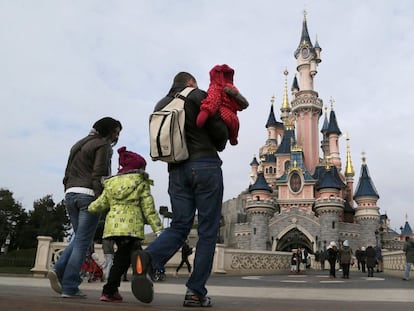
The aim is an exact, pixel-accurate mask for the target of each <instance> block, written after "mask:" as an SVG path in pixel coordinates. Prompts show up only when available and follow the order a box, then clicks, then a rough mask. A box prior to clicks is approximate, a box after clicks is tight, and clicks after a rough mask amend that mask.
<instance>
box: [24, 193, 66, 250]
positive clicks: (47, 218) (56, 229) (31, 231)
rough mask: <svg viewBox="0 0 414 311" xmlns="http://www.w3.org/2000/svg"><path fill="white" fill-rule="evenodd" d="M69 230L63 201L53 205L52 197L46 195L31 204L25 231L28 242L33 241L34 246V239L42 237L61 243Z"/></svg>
mask: <svg viewBox="0 0 414 311" xmlns="http://www.w3.org/2000/svg"><path fill="white" fill-rule="evenodd" d="M69 228H70V222H69V217H68V216H67V214H66V210H65V206H64V203H63V201H61V202H60V203H59V204H57V205H55V203H54V201H53V199H52V196H51V195H46V196H45V197H43V198H41V199H39V200H37V201H35V202H34V203H33V210H32V211H30V212H29V220H28V222H27V231H26V236H27V238H29V240H33V241H34V243H35V244H36V243H37V241H36V237H37V236H39V235H44V236H50V237H52V238H53V240H54V241H63V239H64V238H65V237H66V236H67V235H68V229H69ZM29 235H31V238H30V236H29Z"/></svg>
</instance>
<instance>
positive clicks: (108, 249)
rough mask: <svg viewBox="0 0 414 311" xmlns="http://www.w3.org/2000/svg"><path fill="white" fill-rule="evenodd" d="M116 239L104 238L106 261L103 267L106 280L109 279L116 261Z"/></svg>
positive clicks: (103, 246)
mask: <svg viewBox="0 0 414 311" xmlns="http://www.w3.org/2000/svg"><path fill="white" fill-rule="evenodd" d="M114 244H115V242H114V240H111V239H103V240H102V250H103V253H104V258H105V261H104V263H103V265H102V269H103V271H104V277H105V281H106V280H108V277H109V271H111V267H112V264H113V262H114V253H115V251H114Z"/></svg>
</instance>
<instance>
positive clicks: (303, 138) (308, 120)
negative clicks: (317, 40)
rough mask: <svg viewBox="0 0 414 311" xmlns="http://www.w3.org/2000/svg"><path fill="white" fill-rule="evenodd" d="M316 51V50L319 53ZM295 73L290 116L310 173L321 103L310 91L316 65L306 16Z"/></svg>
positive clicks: (315, 159)
mask: <svg viewBox="0 0 414 311" xmlns="http://www.w3.org/2000/svg"><path fill="white" fill-rule="evenodd" d="M319 52H320V51H319ZM294 55H295V58H296V60H297V71H298V72H299V75H300V83H299V91H298V92H296V93H295V98H294V99H293V101H292V113H293V114H294V115H295V117H296V120H297V121H296V122H297V126H296V133H297V141H298V144H299V145H301V146H302V149H303V153H304V161H305V167H306V169H307V170H309V171H311V170H312V169H313V168H314V167H315V166H316V165H317V164H318V163H319V129H318V123H319V117H320V116H321V114H322V106H323V104H322V100H321V99H320V98H319V97H318V93H317V92H315V90H314V88H313V79H314V77H315V75H316V65H317V64H318V63H319V62H320V55H319V56H318V57H317V55H316V52H315V49H314V47H313V46H312V42H311V40H310V38H309V33H308V27H307V23H306V14H305V16H304V18H303V25H302V36H301V39H300V42H299V46H298V47H297V49H296V51H295V53H294Z"/></svg>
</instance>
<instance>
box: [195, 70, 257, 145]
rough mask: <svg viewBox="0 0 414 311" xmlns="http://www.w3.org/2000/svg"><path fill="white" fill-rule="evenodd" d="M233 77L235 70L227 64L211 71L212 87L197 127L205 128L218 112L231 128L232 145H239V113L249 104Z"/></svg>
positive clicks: (198, 118)
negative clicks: (209, 118)
mask: <svg viewBox="0 0 414 311" xmlns="http://www.w3.org/2000/svg"><path fill="white" fill-rule="evenodd" d="M233 76H234V70H233V68H231V67H230V66H228V65H226V64H223V65H216V66H214V67H213V69H211V70H210V86H209V88H208V90H207V97H206V98H205V99H204V100H203V101H202V103H201V106H200V113H199V114H198V116H197V126H198V127H200V128H201V127H203V125H204V124H205V122H206V121H207V118H208V117H211V116H213V115H214V114H215V113H216V112H217V111H218V112H219V113H220V117H221V118H222V120H223V121H224V123H225V124H226V125H227V127H228V128H229V141H230V144H231V145H237V143H238V141H237V136H238V133H239V127H240V124H239V119H238V117H237V111H242V110H243V109H246V108H247V107H248V106H249V103H248V102H247V100H246V99H245V98H244V97H243V96H242V95H241V94H240V92H239V91H238V89H237V88H236V87H235V86H234V85H233Z"/></svg>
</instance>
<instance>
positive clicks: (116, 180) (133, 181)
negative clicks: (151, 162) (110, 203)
mask: <svg viewBox="0 0 414 311" xmlns="http://www.w3.org/2000/svg"><path fill="white" fill-rule="evenodd" d="M146 179H148V174H146V173H143V172H142V171H140V170H135V171H131V172H129V173H126V174H118V175H115V176H113V177H111V178H109V179H107V180H105V182H104V183H105V189H106V191H107V192H108V193H109V194H110V196H112V198H114V199H116V200H125V199H127V198H130V197H134V196H136V194H134V193H135V192H136V190H137V188H138V186H139V185H140V184H141V183H142V182H144V180H146Z"/></svg>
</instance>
